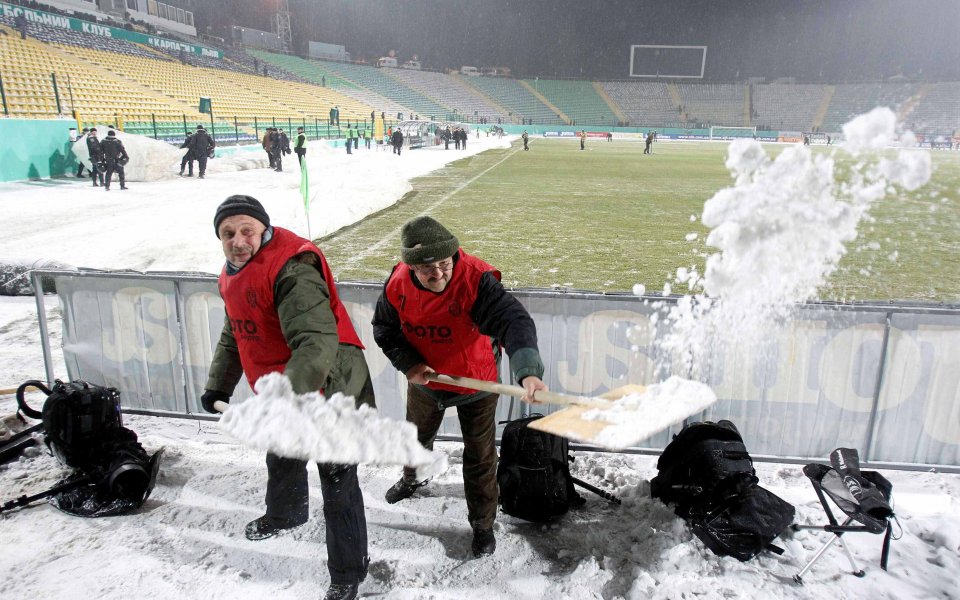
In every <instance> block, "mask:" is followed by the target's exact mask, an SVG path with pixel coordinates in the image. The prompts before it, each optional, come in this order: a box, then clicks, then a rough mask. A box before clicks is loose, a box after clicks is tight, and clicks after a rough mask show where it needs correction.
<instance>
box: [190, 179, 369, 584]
mask: <svg viewBox="0 0 960 600" xmlns="http://www.w3.org/2000/svg"><path fill="white" fill-rule="evenodd" d="M213 224H214V230H215V231H216V234H217V237H218V238H220V241H221V244H222V245H223V253H224V256H225V257H226V259H227V262H226V264H225V265H224V267H223V270H222V271H221V273H220V278H219V280H218V286H219V289H220V295H221V296H222V297H223V301H224V306H225V310H226V317H225V321H224V326H223V331H222V332H221V334H220V341H219V343H218V344H217V348H216V350H215V351H214V355H213V361H212V363H211V365H210V376H209V379H208V380H207V384H206V391H205V392H204V394H203V396H202V397H201V404H202V405H203V408H204V409H205V410H207V411H209V412H215V410H216V409H215V408H214V403H215V402H217V401H222V402H229V399H230V396H231V395H232V394H233V391H234V388H235V387H236V385H237V382H238V381H239V380H240V377H241V376H243V375H246V378H247V382H248V383H249V384H250V387H253V386H254V384H255V383H256V381H257V379H259V378H260V377H261V376H263V375H266V374H267V373H271V372H276V371H282V372H283V373H284V375H286V376H287V377H289V378H290V383H291V385H292V387H293V392H294V393H296V394H306V393H308V392H317V391H320V392H322V393H323V394H325V395H327V396H331V395H333V394H335V393H337V392H340V393H343V394H344V395H346V396H352V397H353V398H355V400H356V402H357V406H359V405H360V404H368V405H371V406H373V405H374V404H375V402H374V394H373V384H372V382H371V379H370V372H369V370H368V368H367V363H366V359H365V358H364V356H363V344H362V343H361V342H360V338H359V336H358V335H357V332H356V330H355V329H354V328H353V324H352V323H351V322H350V318H349V316H348V315H347V312H346V308H345V307H344V305H343V302H341V300H340V297H339V294H338V293H337V286H336V284H335V283H334V277H333V274H332V272H331V271H330V267H329V266H328V265H327V261H326V258H324V256H323V253H322V252H320V249H319V248H317V247H316V246H315V245H314V244H313V242H311V241H310V240H307V239H304V238H301V237H299V236H297V235H296V234H294V233H292V232H290V231H287V230H286V229H282V228H280V227H272V226H271V225H270V217H269V216H268V215H267V213H266V211H265V210H264V208H263V206H262V205H261V204H260V202H258V201H257V200H256V199H255V198H251V197H250V196H230V197H229V198H227V199H226V200H225V201H224V202H223V203H222V204H221V205H220V206H219V207H218V208H217V212H216V215H215V216H214V220H213ZM236 322H242V323H247V324H248V325H249V327H247V326H245V327H242V328H234V327H233V325H232V324H233V323H236ZM250 332H253V333H250ZM278 364H279V365H281V366H280V367H278ZM317 467H318V470H319V472H320V492H321V494H322V496H323V516H324V529H325V532H326V545H327V568H328V570H329V572H330V581H331V585H330V588H329V589H328V590H327V594H326V596H325V600H348V599H350V600H352V599H353V598H356V596H357V588H358V586H359V584H360V582H361V581H363V579H364V578H365V577H366V574H367V566H368V565H369V563H370V559H369V556H368V553H367V525H366V517H365V516H364V508H363V494H362V493H361V491H360V485H359V483H358V480H357V466H356V465H345V464H329V463H320V464H318V465H317ZM308 500H309V489H308V481H307V468H306V462H305V461H302V460H297V459H292V458H283V457H280V456H277V455H274V454H272V453H268V454H267V492H266V504H267V510H266V514H264V515H263V516H262V517H259V518H258V519H255V520H253V521H251V522H250V523H248V524H247V526H246V531H245V534H246V537H247V538H248V539H250V540H254V541H256V540H262V539H265V538H268V537H271V536H274V535H277V534H278V533H280V532H282V531H284V530H286V529H290V528H292V527H297V526H299V525H301V524H303V523H305V522H306V521H307V519H308V517H309V506H308Z"/></svg>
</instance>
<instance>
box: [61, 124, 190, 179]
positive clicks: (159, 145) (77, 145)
mask: <svg viewBox="0 0 960 600" xmlns="http://www.w3.org/2000/svg"><path fill="white" fill-rule="evenodd" d="M108 131H109V128H108V127H106V126H101V127H97V138H98V139H99V140H100V141H101V142H102V141H103V140H105V139H106V138H107V132H108ZM116 133H117V138H119V139H120V141H121V142H123V147H124V149H126V151H127V155H129V156H130V162H128V163H127V164H126V166H125V167H124V168H123V173H124V177H125V178H126V180H127V181H159V180H161V179H166V178H169V177H174V176H176V174H177V172H179V170H180V159H181V158H182V157H183V154H184V153H185V152H186V150H180V149H178V148H176V147H174V146H172V145H170V144H168V143H166V142H161V141H159V140H155V139H153V138H149V137H146V136H143V135H134V134H132V133H124V132H122V131H119V130H116ZM73 153H74V154H75V155H76V156H77V160H79V161H80V162H82V163H83V166H84V167H86V168H87V169H89V168H90V152H89V151H88V150H87V137H86V136H83V137H81V138H80V139H78V140H77V141H76V142H74V143H73ZM173 165H176V170H174V167H173ZM115 180H116V178H115Z"/></svg>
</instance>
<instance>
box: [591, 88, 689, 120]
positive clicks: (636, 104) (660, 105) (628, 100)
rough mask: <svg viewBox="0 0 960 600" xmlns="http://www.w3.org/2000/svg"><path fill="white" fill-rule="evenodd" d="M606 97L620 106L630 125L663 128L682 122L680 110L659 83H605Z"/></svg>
mask: <svg viewBox="0 0 960 600" xmlns="http://www.w3.org/2000/svg"><path fill="white" fill-rule="evenodd" d="M600 85H601V86H602V87H603V89H604V91H606V92H607V95H608V96H610V98H611V99H612V100H613V101H614V102H616V103H617V104H618V105H619V106H620V110H621V112H623V114H624V115H626V116H627V118H628V119H629V120H630V124H631V125H646V126H652V127H664V126H667V125H668V124H676V123H678V122H679V121H680V108H679V107H678V106H677V105H676V104H675V103H674V102H673V99H672V98H671V97H670V93H669V92H668V91H667V84H666V83H662V82H658V81H604V82H603V83H601V84H600Z"/></svg>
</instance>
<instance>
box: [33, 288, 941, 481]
mask: <svg viewBox="0 0 960 600" xmlns="http://www.w3.org/2000/svg"><path fill="white" fill-rule="evenodd" d="M44 275H47V276H51V277H53V278H54V279H55V281H56V285H57V293H58V295H59V297H60V302H61V306H62V312H63V330H64V331H63V353H64V359H65V362H66V366H67V372H68V374H69V376H70V377H71V378H74V379H86V380H89V381H93V382H96V383H101V384H107V385H111V386H114V387H117V388H118V389H120V390H121V391H122V392H123V402H124V406H125V409H126V410H132V411H136V412H142V413H147V414H158V415H167V416H194V415H197V416H199V415H202V414H203V413H202V409H201V408H200V404H199V397H200V395H201V394H202V393H203V386H204V382H205V380H206V377H207V369H208V365H209V364H210V360H211V358H212V356H213V349H214V348H215V345H216V342H217V340H218V338H219V335H220V331H221V328H222V326H223V318H224V311H223V302H222V300H221V299H220V297H219V294H218V292H217V288H216V278H215V277H214V276H212V275H206V274H187V273H139V272H116V271H113V272H104V271H84V270H81V271H56V270H37V271H34V272H33V274H32V277H33V279H34V286H35V289H38V290H39V289H40V288H39V287H38V283H39V278H40V277H41V276H44ZM338 289H339V290H340V295H341V298H342V299H343V300H344V303H345V304H346V306H347V308H348V311H349V313H350V316H351V319H352V320H353V322H354V325H355V326H356V327H357V331H358V333H359V334H360V337H361V339H363V340H365V342H366V343H367V349H366V357H367V361H368V364H369V366H370V370H371V374H372V376H373V381H374V388H375V391H376V395H377V404H378V406H379V410H380V412H381V413H383V414H385V415H387V416H390V417H393V418H397V419H402V418H403V416H404V413H405V391H406V388H405V378H404V377H403V376H402V375H401V374H399V373H397V372H396V370H395V369H394V368H393V367H392V366H391V365H390V364H389V362H388V361H387V359H386V357H384V355H383V354H382V353H381V352H380V350H379V348H377V346H376V345H375V344H374V343H373V341H372V340H373V334H372V326H371V325H370V320H371V318H372V315H373V307H374V305H375V303H376V300H377V298H378V296H379V294H380V291H381V289H382V286H381V285H380V284H373V283H354V282H340V283H339V284H338ZM512 293H513V294H514V295H515V296H516V297H517V298H518V299H520V301H521V302H522V303H523V304H524V305H525V306H526V307H527V309H528V310H529V311H530V313H531V315H532V316H533V318H534V320H535V322H536V324H537V330H538V334H539V338H540V342H539V346H540V351H541V355H542V357H543V361H544V364H545V365H546V367H547V370H546V375H545V380H546V382H547V384H548V385H549V386H550V388H551V389H553V390H555V391H562V392H567V393H572V394H588V395H589V394H599V393H602V392H604V391H606V390H608V389H612V388H615V387H618V386H620V385H623V384H624V383H627V382H630V383H645V382H651V381H655V380H656V379H657V378H658V377H659V378H662V377H663V375H664V374H663V373H661V372H658V371H657V368H658V367H657V365H658V361H657V358H658V357H657V356H656V350H655V348H654V344H653V342H654V339H655V337H656V336H659V335H663V329H662V324H657V323H655V321H654V320H651V319H650V316H651V315H652V313H653V309H651V308H649V307H648V306H646V305H645V304H644V303H643V302H640V301H638V299H637V298H636V297H634V296H632V295H629V294H619V295H618V294H599V293H588V292H569V291H557V290H515V291H513V292H512ZM658 299H659V298H658ZM667 301H670V300H669V299H668V300H667ZM37 307H38V311H39V313H40V315H39V316H40V319H39V320H40V327H41V337H42V341H43V345H44V360H45V362H46V365H47V378H48V379H51V380H52V379H53V378H54V373H53V365H52V363H51V360H50V349H49V337H48V332H47V321H46V315H45V310H44V304H43V301H42V297H40V296H39V295H38V297H37ZM740 350H741V351H740V352H737V356H736V357H734V356H731V355H725V354H723V351H722V350H719V349H718V355H717V356H718V360H717V361H716V365H717V368H716V369H715V370H714V373H713V374H712V376H711V380H710V381H707V383H709V384H710V385H711V386H712V387H713V389H714V390H715V392H716V393H717V396H718V397H719V398H720V400H719V401H718V403H717V404H716V405H715V406H714V407H713V408H711V409H710V410H708V411H707V412H705V413H704V414H703V415H701V416H700V418H702V419H707V420H718V419H723V418H726V419H730V420H732V421H734V422H735V423H736V424H737V426H738V427H739V428H740V429H741V431H742V432H743V434H744V438H745V439H746V441H747V447H748V448H750V450H751V453H753V454H755V455H757V456H758V457H773V458H776V459H777V460H780V461H793V460H796V461H804V462H807V461H809V460H810V459H820V458H823V457H824V456H826V455H827V454H828V453H829V452H830V451H831V450H833V449H834V448H837V447H841V446H845V447H852V448H857V449H859V450H860V453H861V456H862V457H863V459H864V461H865V462H867V463H869V464H872V465H875V466H884V465H888V466H896V467H901V468H931V467H932V468H937V469H942V470H945V471H951V472H960V307H957V306H934V305H906V304H902V305H893V304H890V305H867V304H818V303H811V304H804V305H800V306H798V310H797V311H796V316H795V318H794V319H793V321H791V322H790V323H789V324H788V326H787V327H786V328H785V329H783V330H782V331H779V332H776V333H772V334H771V337H770V339H769V340H768V343H767V344H766V345H765V347H763V348H748V349H740ZM504 366H505V365H504ZM501 372H503V373H506V372H508V370H507V369H503V370H502V371H501ZM249 393H250V391H249V389H248V388H246V387H245V384H244V385H243V389H242V390H238V395H239V396H240V397H241V398H242V397H244V396H245V395H248V394H249ZM528 410H529V406H528V405H526V404H522V403H520V402H519V401H514V400H509V401H508V400H507V399H504V401H503V402H501V404H500V408H499V409H498V414H497V417H498V420H505V419H509V418H515V417H517V416H520V415H521V414H526V412H528ZM547 410H549V409H547ZM675 431H676V428H674V429H673V430H670V431H667V432H663V433H661V434H659V435H657V436H654V437H653V438H650V439H648V440H645V441H643V442H642V443H640V444H638V445H637V447H636V448H633V449H630V450H629V451H631V452H654V451H656V450H658V449H661V448H663V447H664V446H665V445H666V443H667V442H668V441H669V440H670V439H671V435H672V433H674V432H675ZM441 432H442V433H445V434H449V435H454V436H455V435H458V433H459V430H458V427H457V421H456V418H455V416H452V413H451V416H448V418H446V419H445V420H444V425H443V428H442V429H441Z"/></svg>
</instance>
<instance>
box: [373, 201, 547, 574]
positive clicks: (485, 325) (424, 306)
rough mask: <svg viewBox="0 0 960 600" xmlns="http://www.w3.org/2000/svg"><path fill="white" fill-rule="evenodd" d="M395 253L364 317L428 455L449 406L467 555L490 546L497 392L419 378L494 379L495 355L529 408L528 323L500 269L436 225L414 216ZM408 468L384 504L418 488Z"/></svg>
mask: <svg viewBox="0 0 960 600" xmlns="http://www.w3.org/2000/svg"><path fill="white" fill-rule="evenodd" d="M400 243H401V248H400V257H401V260H402V262H400V263H398V264H397V265H396V266H395V267H394V268H393V272H392V273H391V275H390V277H389V278H388V279H387V282H386V284H385V285H384V288H383V293H382V294H381V295H380V299H379V300H378V301H377V306H376V309H375V311H374V316H373V337H374V339H375V340H376V342H377V344H378V345H379V346H380V348H381V349H382V350H383V352H384V354H385V355H386V356H387V358H389V359H390V362H391V363H393V366H394V367H396V368H397V370H399V371H400V372H401V373H404V374H405V375H406V376H407V381H408V387H407V420H408V421H410V422H412V423H413V424H414V425H416V426H417V437H418V439H419V441H420V443H421V444H423V446H424V447H426V448H429V449H432V448H433V442H434V440H435V439H436V436H437V432H438V431H439V429H440V423H441V421H443V415H444V411H445V410H446V409H447V408H449V407H451V406H455V407H456V409H457V417H458V419H459V421H460V429H461V431H462V433H463V488H464V494H465V496H466V499H467V518H468V520H469V522H470V526H471V527H472V529H473V544H472V549H473V554H474V556H478V557H479V556H483V555H486V554H492V553H493V552H494V550H495V549H496V540H495V538H494V535H493V524H494V520H495V518H496V515H497V448H496V439H495V436H496V418H495V416H496V410H497V399H498V398H499V396H498V395H497V394H489V393H486V392H475V391H473V390H468V389H464V388H459V387H455V386H449V385H444V384H440V383H436V382H433V381H428V379H427V377H426V376H427V375H428V374H430V373H443V374H446V375H456V376H463V377H472V378H474V379H482V380H485V381H498V380H499V373H498V370H497V366H498V364H499V362H500V360H499V359H500V349H501V347H503V348H504V349H506V351H507V354H508V355H509V357H510V370H511V372H512V374H513V378H514V380H515V381H518V382H520V385H522V386H523V388H524V390H525V391H526V394H525V395H524V397H523V399H524V400H526V401H528V402H533V395H534V393H535V392H536V391H538V390H546V389H547V386H546V384H544V383H543V381H542V380H541V377H542V376H543V363H542V361H541V360H540V353H539V351H538V350H537V330H536V327H535V325H534V322H533V319H531V318H530V315H529V313H527V311H526V309H525V308H524V307H523V305H521V304H520V302H519V301H517V299H516V298H514V297H513V296H511V295H510V294H508V293H507V291H506V290H505V289H504V288H503V285H501V284H500V272H499V271H497V270H496V269H495V268H494V267H492V266H490V265H489V264H487V263H486V262H484V261H482V260H480V259H479V258H476V257H474V256H471V255H470V254H467V253H466V252H464V250H463V249H462V248H460V241H459V240H458V239H457V238H456V236H454V235H453V234H452V233H450V232H449V231H448V230H447V229H446V228H445V227H444V226H443V225H441V224H440V223H438V222H437V221H436V220H434V219H432V218H430V217H427V216H423V217H417V218H415V219H413V220H411V221H410V222H408V223H407V224H406V225H404V226H403V228H402V229H401V232H400ZM426 483H427V482H426V481H418V480H417V479H416V471H415V469H412V468H409V467H405V468H404V472H403V477H402V478H401V479H400V481H398V482H397V483H396V484H394V486H393V487H391V488H390V489H389V490H388V491H387V493H386V500H387V502H389V503H391V504H393V503H394V502H399V501H400V500H403V499H405V498H409V497H410V496H412V495H413V494H414V492H415V491H416V490H417V489H418V488H420V487H422V486H424V485H426Z"/></svg>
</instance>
